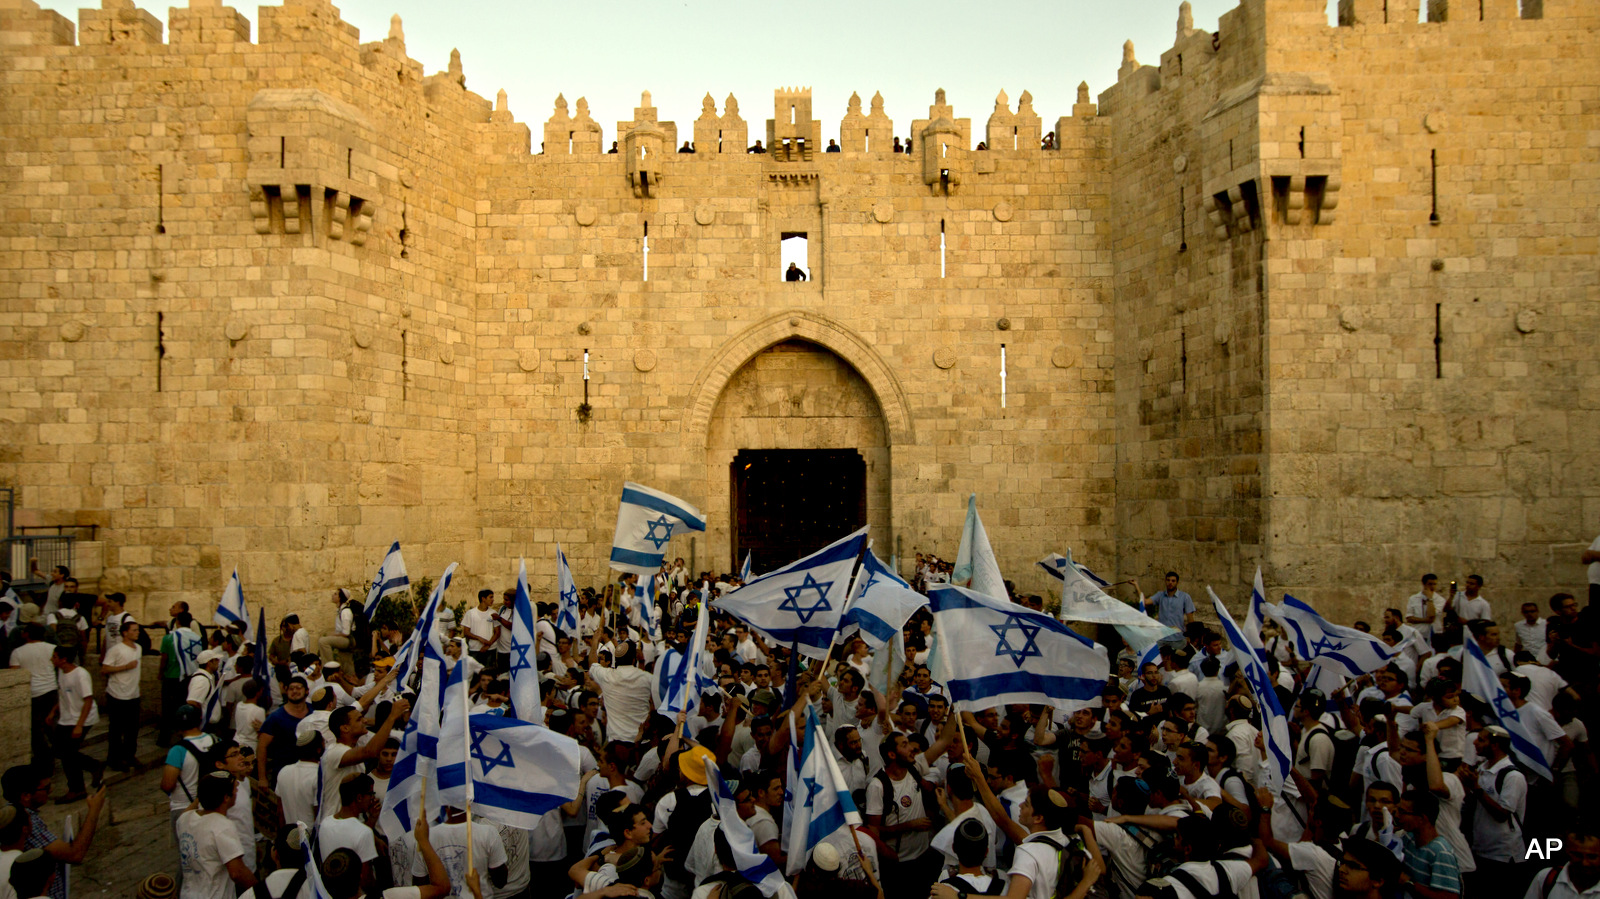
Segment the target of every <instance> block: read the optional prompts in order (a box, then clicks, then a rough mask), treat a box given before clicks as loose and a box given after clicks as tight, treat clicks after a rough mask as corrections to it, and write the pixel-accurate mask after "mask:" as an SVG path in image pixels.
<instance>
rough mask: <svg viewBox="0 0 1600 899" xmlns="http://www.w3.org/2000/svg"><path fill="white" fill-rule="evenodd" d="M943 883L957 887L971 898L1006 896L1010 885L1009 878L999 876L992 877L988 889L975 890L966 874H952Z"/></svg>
mask: <svg viewBox="0 0 1600 899" xmlns="http://www.w3.org/2000/svg"><path fill="white" fill-rule="evenodd" d="M943 882H944V883H948V884H950V885H951V886H954V887H956V889H957V890H960V892H963V893H966V894H967V895H969V896H1004V895H1005V894H1006V887H1007V886H1009V885H1010V880H1009V878H1006V877H1001V876H999V875H995V876H993V877H990V878H989V886H988V888H987V889H982V890H977V889H973V888H972V887H973V884H972V881H970V880H968V879H967V875H965V874H952V875H950V876H949V877H947V878H945V879H944V881H943ZM958 882H959V883H958ZM962 887H965V889H962Z"/></svg>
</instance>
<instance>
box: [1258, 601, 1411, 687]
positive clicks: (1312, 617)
mask: <svg viewBox="0 0 1600 899" xmlns="http://www.w3.org/2000/svg"><path fill="white" fill-rule="evenodd" d="M1262 608H1263V609H1264V610H1265V611H1266V613H1267V614H1268V615H1269V616H1271V617H1272V618H1273V619H1274V620H1275V621H1277V622H1278V623H1279V624H1282V625H1283V627H1284V630H1286V631H1287V632H1288V633H1289V636H1290V637H1291V638H1293V640H1294V648H1295V652H1297V653H1299V654H1300V658H1302V659H1305V660H1306V661H1308V662H1310V663H1312V664H1313V665H1316V666H1319V667H1322V668H1327V669H1330V670H1331V671H1332V672H1333V673H1335V674H1341V675H1343V676H1345V677H1360V676H1361V675H1363V674H1367V673H1370V672H1373V671H1377V670H1378V669H1379V668H1382V667H1384V666H1385V665H1387V664H1389V662H1390V661H1391V660H1392V659H1394V657H1395V655H1396V653H1395V651H1394V650H1393V649H1391V648H1389V646H1388V645H1386V644H1385V643H1384V642H1383V641H1382V640H1380V639H1378V638H1377V637H1374V636H1372V635H1371V634H1366V633H1362V632H1361V631H1358V630H1356V629H1355V628H1353V627H1345V626H1344V625H1340V624H1331V623H1329V622H1328V621H1326V620H1324V619H1323V617H1322V616H1321V615H1318V614H1317V610H1316V609H1313V608H1311V606H1309V605H1307V604H1306V603H1304V602H1301V601H1300V600H1298V599H1295V598H1294V597H1293V596H1290V595H1289V594H1287V593H1285V594H1284V595H1283V602H1281V603H1279V604H1278V605H1273V604H1271V603H1262Z"/></svg>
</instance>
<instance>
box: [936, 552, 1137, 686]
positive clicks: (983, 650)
mask: <svg viewBox="0 0 1600 899" xmlns="http://www.w3.org/2000/svg"><path fill="white" fill-rule="evenodd" d="M928 604H929V606H930V607H931V608H932V609H933V622H934V626H935V627H936V628H937V629H938V638H939V645H940V648H939V658H940V661H941V662H942V665H943V667H944V669H945V690H946V692H948V693H949V695H950V699H951V700H952V702H954V704H955V706H956V709H957V710H964V711H977V710H980V709H987V708H994V707H995V706H999V705H1009V704H1012V703H1019V704H1024V705H1048V706H1054V707H1055V708H1057V709H1060V710H1061V711H1063V712H1072V711H1075V710H1077V709H1080V708H1084V707H1086V706H1089V705H1094V704H1096V703H1098V702H1099V701H1100V690H1101V688H1102V687H1104V686H1105V682H1106V671H1107V667H1106V648H1105V647H1104V646H1101V645H1100V644H1098V643H1094V642H1091V641H1089V640H1087V639H1085V638H1084V637H1083V636H1082V635H1081V634H1079V633H1077V632H1076V631H1074V630H1073V629H1072V628H1070V627H1067V626H1066V625H1065V624H1062V623H1061V622H1059V621H1057V620H1056V619H1054V618H1052V617H1050V616H1049V615H1046V614H1043V613H1041V612H1034V611H1030V610H1028V609H1026V608H1024V607H1023V606H1019V605H1015V604H1012V603H1009V602H1007V601H1005V600H1003V599H996V598H994V597H992V596H984V595H983V594H981V593H977V592H974V591H972V590H967V589H963V588H961V587H956V586H952V585H949V584H939V585H937V586H935V587H934V588H933V589H931V590H929V591H928Z"/></svg>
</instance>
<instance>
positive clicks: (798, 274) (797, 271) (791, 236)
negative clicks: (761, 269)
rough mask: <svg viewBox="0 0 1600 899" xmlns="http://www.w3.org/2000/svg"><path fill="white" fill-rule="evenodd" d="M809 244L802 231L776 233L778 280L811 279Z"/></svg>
mask: <svg viewBox="0 0 1600 899" xmlns="http://www.w3.org/2000/svg"><path fill="white" fill-rule="evenodd" d="M810 251H811V245H810V241H809V240H808V239H807V237H806V232H804V231H784V232H782V233H781V234H779V235H778V280H780V281H809V280H811V256H810Z"/></svg>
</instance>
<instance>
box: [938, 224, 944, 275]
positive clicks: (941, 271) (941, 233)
mask: <svg viewBox="0 0 1600 899" xmlns="http://www.w3.org/2000/svg"><path fill="white" fill-rule="evenodd" d="M939 277H941V278H943V277H944V219H940V220H939Z"/></svg>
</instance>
